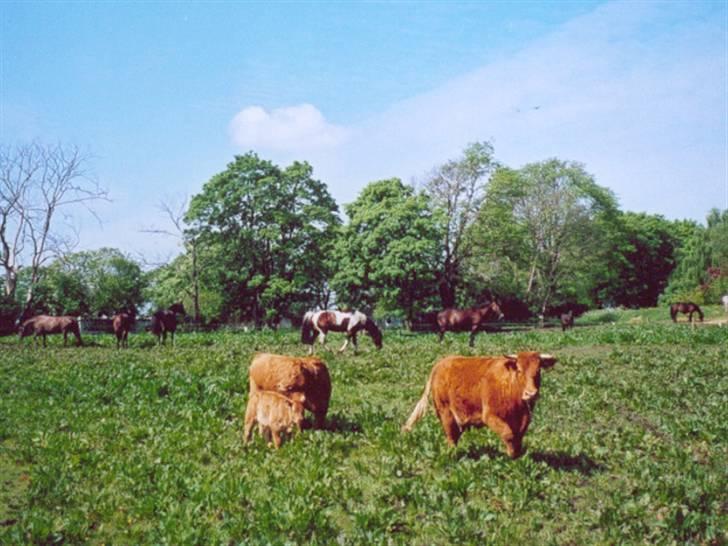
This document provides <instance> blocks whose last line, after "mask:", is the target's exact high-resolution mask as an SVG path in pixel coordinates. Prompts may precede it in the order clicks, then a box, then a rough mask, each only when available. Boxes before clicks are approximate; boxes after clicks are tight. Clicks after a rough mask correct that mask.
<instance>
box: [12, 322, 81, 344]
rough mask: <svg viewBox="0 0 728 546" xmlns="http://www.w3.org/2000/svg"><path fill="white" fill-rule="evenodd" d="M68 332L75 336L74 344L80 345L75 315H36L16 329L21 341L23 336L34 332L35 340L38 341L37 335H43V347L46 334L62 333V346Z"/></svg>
mask: <svg viewBox="0 0 728 546" xmlns="http://www.w3.org/2000/svg"><path fill="white" fill-rule="evenodd" d="M68 332H71V333H72V334H73V335H74V336H75V337H76V345H77V346H81V345H82V343H81V331H80V329H79V327H78V320H77V319H76V317H70V316H65V317H52V316H49V315H37V316H35V317H32V318H29V319H28V320H26V321H24V322H23V324H21V325H20V328H19V329H18V336H19V339H20V340H21V341H22V340H23V338H24V337H27V336H29V335H31V334H35V337H34V339H35V342H36V344H37V343H38V337H39V336H43V347H45V346H46V336H47V335H48V334H63V346H64V347H65V346H66V343H67V342H68Z"/></svg>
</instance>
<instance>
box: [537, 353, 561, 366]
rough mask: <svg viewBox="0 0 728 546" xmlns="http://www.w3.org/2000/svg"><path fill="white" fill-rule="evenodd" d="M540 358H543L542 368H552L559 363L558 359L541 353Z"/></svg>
mask: <svg viewBox="0 0 728 546" xmlns="http://www.w3.org/2000/svg"><path fill="white" fill-rule="evenodd" d="M538 356H539V357H540V358H541V367H542V368H550V367H552V366H553V365H554V364H556V363H557V362H558V360H557V359H556V357H555V356H552V355H547V354H544V353H541V354H540V355H538Z"/></svg>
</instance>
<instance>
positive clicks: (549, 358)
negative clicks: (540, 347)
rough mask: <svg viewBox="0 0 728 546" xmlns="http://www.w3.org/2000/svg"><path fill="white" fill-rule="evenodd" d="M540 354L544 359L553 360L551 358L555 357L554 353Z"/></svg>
mask: <svg viewBox="0 0 728 546" xmlns="http://www.w3.org/2000/svg"><path fill="white" fill-rule="evenodd" d="M538 356H539V357H541V358H543V359H544V360H551V359H553V358H554V355H549V354H546V353H540V354H539V355H538Z"/></svg>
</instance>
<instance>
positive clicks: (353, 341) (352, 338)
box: [351, 332, 359, 354]
mask: <svg viewBox="0 0 728 546" xmlns="http://www.w3.org/2000/svg"><path fill="white" fill-rule="evenodd" d="M351 343H352V344H353V345H354V354H356V351H357V349H358V348H359V346H358V345H357V344H356V332H354V333H353V334H351Z"/></svg>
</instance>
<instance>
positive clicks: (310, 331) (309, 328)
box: [301, 311, 316, 345]
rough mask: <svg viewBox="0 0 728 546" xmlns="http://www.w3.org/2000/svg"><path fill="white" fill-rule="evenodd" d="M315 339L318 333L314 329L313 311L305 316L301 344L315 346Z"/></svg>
mask: <svg viewBox="0 0 728 546" xmlns="http://www.w3.org/2000/svg"><path fill="white" fill-rule="evenodd" d="M315 339H316V332H315V331H314V328H313V311H308V312H307V313H306V314H305V315H303V322H302V323H301V343H305V344H306V345H313V342H314V340H315Z"/></svg>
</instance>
